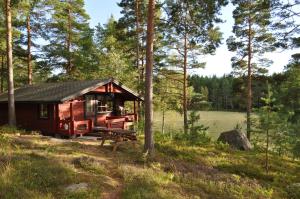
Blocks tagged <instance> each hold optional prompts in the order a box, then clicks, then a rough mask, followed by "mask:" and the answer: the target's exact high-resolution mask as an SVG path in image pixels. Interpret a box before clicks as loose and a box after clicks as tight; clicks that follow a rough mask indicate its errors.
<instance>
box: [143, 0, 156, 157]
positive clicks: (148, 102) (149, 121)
mask: <svg viewBox="0 0 300 199" xmlns="http://www.w3.org/2000/svg"><path fill="white" fill-rule="evenodd" d="M154 10H155V0H149V4H148V22H147V23H148V24H147V47H146V81H145V146H144V150H145V152H148V153H150V154H151V153H153V151H154V139H153V130H152V125H153V101H152V99H153V84H152V77H153V63H154V59H153V45H154V43H153V41H154V15H155V11H154Z"/></svg>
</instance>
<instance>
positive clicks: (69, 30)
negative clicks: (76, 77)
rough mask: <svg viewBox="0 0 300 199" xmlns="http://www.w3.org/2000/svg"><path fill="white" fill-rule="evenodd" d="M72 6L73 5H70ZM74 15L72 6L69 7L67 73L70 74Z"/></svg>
mask: <svg viewBox="0 0 300 199" xmlns="http://www.w3.org/2000/svg"><path fill="white" fill-rule="evenodd" d="M69 6H71V5H69ZM71 19H72V16H71V8H68V37H67V50H68V56H67V57H68V63H67V74H68V75H70V74H71V72H72V70H73V63H72V55H71V45H72V21H71Z"/></svg>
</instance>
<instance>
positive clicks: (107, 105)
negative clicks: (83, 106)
mask: <svg viewBox="0 0 300 199" xmlns="http://www.w3.org/2000/svg"><path fill="white" fill-rule="evenodd" d="M97 100H98V103H97V113H104V112H111V111H112V109H113V102H112V101H111V100H109V98H108V97H107V96H98V97H97Z"/></svg>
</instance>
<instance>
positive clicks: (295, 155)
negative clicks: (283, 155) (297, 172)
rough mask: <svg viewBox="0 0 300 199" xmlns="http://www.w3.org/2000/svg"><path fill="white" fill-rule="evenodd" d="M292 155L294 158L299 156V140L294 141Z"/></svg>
mask: <svg viewBox="0 0 300 199" xmlns="http://www.w3.org/2000/svg"><path fill="white" fill-rule="evenodd" d="M293 155H294V157H295V158H300V141H298V142H296V144H295V146H294V147H293Z"/></svg>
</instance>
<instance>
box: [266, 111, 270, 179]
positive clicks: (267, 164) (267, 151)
mask: <svg viewBox="0 0 300 199" xmlns="http://www.w3.org/2000/svg"><path fill="white" fill-rule="evenodd" d="M267 120H268V127H267V146H266V172H267V174H268V173H269V139H270V138H269V124H270V111H269V110H268V118H267Z"/></svg>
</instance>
